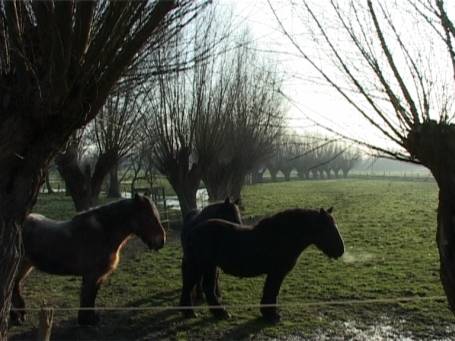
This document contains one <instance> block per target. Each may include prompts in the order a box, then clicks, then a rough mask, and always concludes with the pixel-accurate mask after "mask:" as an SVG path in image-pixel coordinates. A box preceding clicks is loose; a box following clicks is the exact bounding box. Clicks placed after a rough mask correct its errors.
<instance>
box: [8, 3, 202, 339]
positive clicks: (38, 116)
mask: <svg viewBox="0 0 455 341" xmlns="http://www.w3.org/2000/svg"><path fill="white" fill-rule="evenodd" d="M204 5H205V3H204V2H195V1H190V0H188V1H186V0H182V1H179V2H177V1H173V0H155V1H148V0H144V1H52V0H49V1H14V0H8V1H6V0H2V1H1V2H0V89H1V90H0V339H6V337H7V318H8V312H9V309H10V301H11V289H12V283H13V279H14V276H15V273H16V270H17V265H18V262H19V260H20V257H21V254H22V240H21V225H22V222H23V220H24V218H25V216H26V215H27V213H28V212H30V210H31V208H32V206H33V205H34V203H35V201H36V198H37V194H38V191H39V188H40V186H41V184H42V182H43V179H44V174H45V171H46V169H47V166H48V164H49V162H50V160H51V159H52V158H53V157H54V156H55V154H56V153H57V151H59V150H60V149H61V148H62V147H63V145H64V144H65V143H66V141H67V140H68V138H69V137H70V136H71V134H72V133H73V132H74V131H75V130H76V129H78V128H81V127H83V126H84V125H85V124H87V123H88V122H89V121H90V120H92V119H93V118H94V117H95V116H96V115H97V113H98V111H99V110H100V108H101V107H102V106H103V104H104V102H105V100H106V98H107V97H108V94H109V93H110V92H111V90H112V88H113V87H114V86H115V85H116V84H117V83H118V81H119V80H120V79H125V77H126V75H127V74H128V73H127V71H128V69H130V68H131V67H134V65H137V63H139V62H140V61H141V60H142V59H143V58H144V56H145V55H147V54H149V53H151V52H152V51H153V50H154V49H155V48H156V47H157V46H158V45H159V44H160V42H161V41H163V40H167V39H168V38H169V37H172V36H173V34H175V32H176V31H178V30H180V29H181V28H182V27H183V26H184V25H185V22H186V21H188V20H191V19H192V18H193V17H194V16H195V15H196V14H197V13H198V12H199V10H200V9H201V8H202V7H203V6H204Z"/></svg>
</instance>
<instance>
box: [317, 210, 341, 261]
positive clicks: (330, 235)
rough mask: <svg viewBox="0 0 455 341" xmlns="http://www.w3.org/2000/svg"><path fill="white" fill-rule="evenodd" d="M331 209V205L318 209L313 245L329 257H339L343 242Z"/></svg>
mask: <svg viewBox="0 0 455 341" xmlns="http://www.w3.org/2000/svg"><path fill="white" fill-rule="evenodd" d="M332 211H333V207H330V208H329V209H328V210H324V209H323V208H321V209H320V211H319V215H318V217H317V225H318V226H317V227H316V228H317V233H316V240H315V245H316V246H317V247H318V249H320V250H321V251H322V252H324V253H325V254H326V255H327V256H329V257H330V258H339V257H341V256H342V255H343V253H344V242H343V238H342V237H341V234H340V232H339V231H338V226H337V224H336V222H335V219H334V218H333V217H332V215H331V213H332Z"/></svg>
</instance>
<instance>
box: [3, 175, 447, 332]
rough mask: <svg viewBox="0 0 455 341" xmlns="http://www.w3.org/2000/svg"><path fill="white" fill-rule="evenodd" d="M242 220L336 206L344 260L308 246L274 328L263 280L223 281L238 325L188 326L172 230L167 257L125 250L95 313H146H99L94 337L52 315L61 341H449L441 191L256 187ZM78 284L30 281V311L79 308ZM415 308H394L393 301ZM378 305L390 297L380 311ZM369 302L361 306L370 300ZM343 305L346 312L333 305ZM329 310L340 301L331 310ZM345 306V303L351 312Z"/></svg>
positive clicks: (301, 184) (373, 185)
mask: <svg viewBox="0 0 455 341" xmlns="http://www.w3.org/2000/svg"><path fill="white" fill-rule="evenodd" d="M243 202H244V206H245V210H244V212H243V215H244V216H263V215H268V214H272V213H275V212H277V211H279V210H282V209H285V208H291V207H315V208H317V207H321V206H323V207H325V208H327V207H329V206H334V207H335V212H334V217H335V218H336V220H337V223H338V226H339V228H340V231H341V233H342V235H343V238H344V240H345V246H346V253H345V255H344V256H343V258H342V259H340V260H337V261H332V260H329V259H328V258H327V257H325V256H324V255H323V254H322V253H321V252H320V251H319V250H317V249H316V248H314V247H310V248H309V249H307V250H306V251H304V253H303V254H302V256H301V257H300V259H299V262H298V264H297V266H296V268H295V269H294V271H293V272H291V273H290V274H289V276H288V277H287V278H286V280H285V281H284V283H283V286H282V290H281V293H280V296H279V302H280V303H281V304H283V307H282V308H281V311H282V321H281V322H280V323H279V324H277V325H267V324H265V323H264V322H262V321H261V320H260V318H259V317H260V313H259V309H258V308H251V307H239V306H241V305H249V304H250V305H254V304H258V303H259V300H260V296H261V290H262V284H263V281H264V278H263V277H261V278H255V279H237V278H234V277H230V276H227V275H223V274H222V275H221V280H220V283H221V289H222V291H223V296H224V303H225V304H227V305H229V306H230V305H232V306H233V307H228V310H229V311H230V313H231V314H232V318H231V319H230V320H227V321H218V320H215V319H213V318H212V317H211V315H210V313H209V312H208V311H207V310H205V309H203V310H200V311H198V317H197V318H196V319H191V320H184V319H182V317H181V313H180V312H179V311H175V310H154V309H147V307H160V306H162V307H168V306H175V305H177V304H178V301H179V294H180V285H181V278H180V277H181V276H180V267H179V266H180V259H181V249H180V242H179V233H178V231H176V230H172V229H171V230H169V231H168V233H169V235H168V243H167V245H166V246H165V247H164V249H162V250H161V251H160V252H158V253H156V252H150V251H147V250H146V248H145V246H144V245H142V244H141V242H140V241H139V240H137V239H135V240H132V241H130V243H129V244H128V245H127V247H126V248H125V250H124V252H123V257H122V260H121V262H120V265H119V268H118V270H117V271H116V272H114V273H113V275H112V276H111V277H110V279H109V280H108V282H107V283H106V284H105V285H104V286H103V287H102V288H101V290H100V292H99V295H98V299H97V306H98V307H132V308H144V310H140V309H133V310H123V309H119V310H112V311H102V312H101V318H102V321H101V323H100V325H99V326H97V327H84V328H82V327H79V326H78V325H77V320H76V317H77V311H56V312H55V317H54V329H53V336H54V338H55V339H57V340H64V339H71V340H74V339H82V340H85V339H90V340H92V339H97V340H104V339H106V340H122V339H128V340H133V339H147V340H150V339H159V338H171V339H187V338H188V339H200V338H206V339H215V338H224V339H264V338H293V339H300V338H303V339H305V338H308V339H314V338H320V339H324V338H325V339H332V338H337V337H339V338H358V339H371V338H374V337H384V338H398V337H410V338H419V339H420V338H433V339H434V338H436V339H444V338H451V337H453V335H454V333H455V319H454V317H453V315H452V314H451V313H450V311H449V310H448V308H447V304H446V302H445V300H443V299H442V300H441V299H426V298H432V297H434V296H436V297H439V296H442V295H443V292H442V288H441V284H440V281H439V262H438V253H437V249H436V243H435V229H436V211H435V210H436V206H437V187H436V184H435V183H433V182H429V181H397V180H387V179H383V180H354V179H346V180H321V181H292V182H278V183H268V184H260V185H254V186H248V187H246V188H245V190H244V201H243ZM35 211H36V212H39V213H42V214H44V215H48V216H49V217H52V218H55V219H66V218H69V217H70V216H72V215H73V209H72V203H71V200H70V198H69V197H65V196H64V195H62V194H55V195H41V197H40V198H39V201H38V203H37V205H36V206H35ZM79 287H80V280H79V279H78V278H75V277H58V276H51V275H46V274H43V273H39V272H33V273H32V274H31V275H30V278H29V279H28V281H27V283H26V286H25V289H24V296H25V298H26V300H27V304H28V306H29V307H37V306H39V305H40V304H41V303H42V301H43V300H45V301H46V302H47V303H48V304H50V305H51V306H54V307H60V308H70V307H75V308H77V307H78V304H79V297H78V295H79V292H78V291H79ZM399 297H415V298H417V300H412V301H408V302H394V301H393V300H390V301H389V300H388V299H393V298H399ZM374 299H387V300H384V301H379V302H375V301H374ZM362 300H363V302H362ZM334 301H336V302H338V303H339V304H333V302H334ZM328 302H332V303H331V304H329V303H328ZM345 303H349V304H345ZM36 324H37V321H36V313H33V312H32V313H29V318H28V321H27V322H26V324H25V325H23V326H20V327H12V328H11V329H10V335H11V339H12V340H22V339H30V338H34V334H33V331H32V329H33V328H34V326H35V325H36Z"/></svg>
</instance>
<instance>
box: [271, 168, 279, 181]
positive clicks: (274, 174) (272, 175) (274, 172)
mask: <svg viewBox="0 0 455 341" xmlns="http://www.w3.org/2000/svg"><path fill="white" fill-rule="evenodd" d="M269 173H270V177H271V178H272V181H273V182H276V175H277V173H278V169H270V168H269Z"/></svg>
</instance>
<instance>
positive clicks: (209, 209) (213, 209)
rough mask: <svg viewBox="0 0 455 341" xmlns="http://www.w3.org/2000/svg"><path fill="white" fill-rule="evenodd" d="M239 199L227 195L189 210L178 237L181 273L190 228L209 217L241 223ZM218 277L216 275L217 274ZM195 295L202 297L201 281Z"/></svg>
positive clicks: (217, 286) (217, 291) (216, 283)
mask: <svg viewBox="0 0 455 341" xmlns="http://www.w3.org/2000/svg"><path fill="white" fill-rule="evenodd" d="M238 203H239V200H235V201H233V202H231V200H230V199H229V197H227V198H226V199H225V200H224V201H223V202H217V203H213V204H211V205H208V206H206V207H204V208H203V209H202V210H193V211H191V212H189V213H188V214H187V215H186V216H185V218H184V220H183V227H182V233H181V235H180V239H181V242H182V249H183V258H182V274H183V273H184V272H185V270H184V267H185V266H186V265H185V249H186V247H187V244H188V243H187V239H188V235H189V233H190V232H191V230H192V229H193V228H194V227H195V226H196V225H198V224H199V223H201V222H204V221H207V220H209V219H223V220H227V221H230V222H232V223H236V224H242V217H241V215H240V210H239V207H238ZM217 277H218V275H217ZM195 290H196V292H195V296H196V298H197V299H202V285H201V282H198V283H197V284H196V288H195ZM215 291H216V293H217V294H218V295H219V285H218V281H216V282H215Z"/></svg>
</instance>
